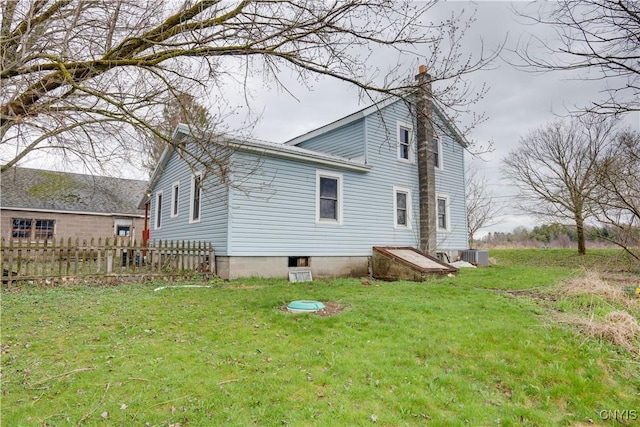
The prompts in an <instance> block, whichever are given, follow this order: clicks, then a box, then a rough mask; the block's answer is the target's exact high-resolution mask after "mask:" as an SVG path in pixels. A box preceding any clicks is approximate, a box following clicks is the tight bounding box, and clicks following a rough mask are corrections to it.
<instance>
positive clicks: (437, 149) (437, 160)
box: [433, 138, 442, 169]
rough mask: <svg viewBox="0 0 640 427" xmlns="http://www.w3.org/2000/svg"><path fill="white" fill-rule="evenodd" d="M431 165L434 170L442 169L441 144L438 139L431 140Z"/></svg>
mask: <svg viewBox="0 0 640 427" xmlns="http://www.w3.org/2000/svg"><path fill="white" fill-rule="evenodd" d="M433 163H434V165H435V167H436V169H442V142H441V141H440V139H439V138H434V140H433Z"/></svg>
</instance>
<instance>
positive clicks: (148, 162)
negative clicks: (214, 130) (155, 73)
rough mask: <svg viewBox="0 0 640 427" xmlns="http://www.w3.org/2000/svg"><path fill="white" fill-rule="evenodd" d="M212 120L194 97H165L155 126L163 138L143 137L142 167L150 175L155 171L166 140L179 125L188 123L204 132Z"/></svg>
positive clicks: (182, 95) (188, 95)
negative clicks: (160, 114)
mask: <svg viewBox="0 0 640 427" xmlns="http://www.w3.org/2000/svg"><path fill="white" fill-rule="evenodd" d="M212 120H213V118H212V116H211V114H210V113H209V111H208V110H207V108H206V107H205V106H204V105H202V104H201V103H199V102H198V101H197V100H196V97H195V96H193V95H191V94H188V93H178V94H177V95H176V96H171V97H167V99H166V104H165V105H164V107H163V108H162V116H161V117H160V120H159V121H158V122H157V123H156V124H155V128H156V130H157V131H158V132H159V133H160V134H161V135H162V136H163V137H158V136H157V135H156V134H151V135H144V137H145V139H144V140H143V147H144V152H145V154H146V155H145V156H144V157H143V159H142V166H143V167H144V168H145V169H147V170H148V171H149V173H150V174H151V173H152V172H153V170H154V169H155V167H156V165H157V163H158V160H160V156H161V155H162V153H163V152H164V150H165V148H166V147H167V145H168V144H167V140H168V139H170V138H171V137H172V135H173V132H174V130H175V128H176V126H177V125H178V124H179V123H190V124H191V126H192V127H197V128H198V129H201V130H202V131H204V130H205V129H207V128H208V126H209V123H210V122H211V121H212Z"/></svg>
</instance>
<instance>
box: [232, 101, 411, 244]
mask: <svg viewBox="0 0 640 427" xmlns="http://www.w3.org/2000/svg"><path fill="white" fill-rule="evenodd" d="M394 105H397V104H394ZM381 117H384V120H383V121H381V120H380V119H381ZM396 120H402V121H406V120H407V114H406V110H403V109H402V108H395V107H393V106H390V107H387V108H385V109H384V110H383V111H382V112H381V113H380V114H378V113H376V114H373V115H370V116H368V117H366V118H363V119H360V120H358V122H357V123H354V124H353V128H360V129H362V130H361V135H362V132H363V131H364V127H365V126H366V127H367V130H366V133H367V135H368V136H369V138H370V139H369V142H368V144H369V148H370V151H369V159H370V164H371V165H372V166H373V168H372V169H371V170H370V171H369V172H352V171H347V170H340V169H338V168H328V167H324V166H317V165H313V164H310V163H301V162H292V161H288V160H283V159H277V158H266V157H265V158H264V159H263V164H262V166H261V169H262V171H261V174H256V175H254V176H252V177H251V178H250V179H251V180H256V181H257V182H262V181H265V180H269V179H271V178H273V181H272V190H273V194H271V196H270V197H269V198H268V199H267V198H264V197H260V195H259V194H254V195H245V194H241V193H240V192H237V191H234V192H233V203H231V209H230V218H231V221H230V224H232V228H231V233H230V234H231V237H230V251H229V255H236V256H241V255H244V256H260V255H264V256H286V255H290V256H295V255H299V256H320V255H326V256H369V255H370V254H371V247H372V246H376V245H385V246H390V245H394V246H416V245H417V244H418V227H417V219H418V218H417V212H418V205H417V199H418V197H417V195H418V193H417V182H418V181H417V166H416V164H415V162H414V163H407V162H403V161H399V160H398V159H397V145H396V144H397V137H396V129H397V128H396ZM360 144H362V145H363V146H364V141H363V140H362V141H361V142H360ZM301 145H303V144H301ZM304 146H305V148H308V147H307V146H306V145H304ZM316 149H319V147H318V146H316ZM413 153H415V150H414V151H413ZM236 154H240V153H236ZM244 155H247V154H244ZM317 171H327V172H333V173H339V174H342V180H343V184H342V185H343V215H342V216H343V222H342V224H341V225H333V224H331V225H330V224H317V223H316V173H317ZM394 186H399V187H406V188H409V189H410V191H411V199H412V202H413V203H412V204H413V206H412V208H411V211H412V212H411V222H412V227H411V229H403V228H395V227H394V215H395V212H394V210H393V199H394Z"/></svg>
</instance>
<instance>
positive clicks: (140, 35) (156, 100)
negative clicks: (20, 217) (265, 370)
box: [0, 0, 496, 174]
mask: <svg viewBox="0 0 640 427" xmlns="http://www.w3.org/2000/svg"><path fill="white" fill-rule="evenodd" d="M435 4H436V2H435V1H431V2H428V3H420V4H417V3H412V2H409V1H406V2H398V1H395V0H371V1H362V0H346V1H337V0H330V1H315V0H300V1H295V2H290V1H273V0H263V1H261V0H255V1H250V0H237V1H229V2H221V1H217V0H201V1H195V0H183V1H174V2H167V1H162V0H146V1H141V0H114V1H108V2H107V1H104V2H86V1H80V0H43V1H37V2H34V1H30V0H6V1H4V2H3V3H2V6H1V7H2V22H1V24H0V25H1V26H0V38H1V40H0V41H1V49H0V61H1V62H0V65H1V70H0V84H1V85H2V88H3V90H2V92H1V95H0V100H1V101H0V102H1V103H0V138H1V145H0V147H1V148H2V154H1V155H2V159H1V161H2V162H3V163H4V164H3V166H2V168H1V169H0V170H1V171H4V170H6V169H7V168H9V167H11V166H13V165H16V164H17V163H18V162H19V161H20V160H22V159H24V158H25V157H26V156H28V155H30V154H32V153H34V152H35V151H37V150H43V151H55V152H57V153H62V154H64V155H67V156H71V157H76V158H79V159H81V160H82V161H85V162H89V163H92V164H97V165H103V164H106V163H108V162H109V161H111V160H113V159H114V158H115V159H122V160H126V159H128V158H131V157H132V152H133V153H135V152H136V151H139V150H141V149H144V147H145V146H144V144H142V143H141V142H140V141H145V140H148V138H149V137H151V136H153V137H155V138H159V139H163V140H165V142H166V143H168V144H177V143H176V142H175V141H171V140H170V139H168V138H167V135H166V133H165V132H163V131H161V130H159V129H158V128H157V127H156V124H157V122H158V120H159V119H160V118H161V117H162V109H163V107H164V105H167V102H170V100H171V99H174V100H178V102H179V98H180V96H182V94H184V93H189V94H191V95H193V96H195V97H196V99H202V98H204V97H205V96H206V97H209V98H210V99H211V98H215V99H214V100H213V101H212V102H213V103H214V104H216V105H218V104H223V103H224V101H225V97H224V89H225V84H226V83H228V82H229V81H237V82H240V83H243V82H246V81H247V79H248V78H249V77H252V76H255V75H262V76H263V77H264V79H266V80H268V81H270V82H274V83H275V84H276V85H280V86H281V87H282V89H283V90H285V91H286V90H287V88H286V87H284V85H283V84H282V82H281V80H280V73H281V71H282V70H284V69H287V70H289V71H291V72H292V73H293V74H294V75H295V76H296V77H297V79H298V81H300V82H302V84H311V83H312V82H313V80H314V79H316V78H318V77H320V76H328V77H330V78H334V79H338V80H341V81H344V82H347V83H350V84H353V85H355V86H356V87H358V88H360V89H361V90H362V93H363V94H364V96H367V97H369V98H372V99H373V98H375V97H376V95H385V96H397V97H399V98H403V97H406V96H407V95H409V94H410V93H411V92H412V91H413V89H414V85H415V83H414V82H413V80H412V78H413V72H414V71H415V69H416V68H417V67H415V65H414V66H412V67H411V68H412V69H411V70H409V73H407V71H408V70H406V69H404V68H405V66H404V65H402V64H400V63H398V65H397V66H394V67H390V69H388V70H372V69H370V61H368V58H369V53H370V52H371V50H372V49H374V48H380V49H384V50H386V51H387V52H389V53H390V54H391V53H392V54H393V57H398V58H403V57H405V55H410V56H411V57H413V58H420V59H419V62H421V63H425V64H426V65H427V66H428V67H429V71H430V76H431V79H432V83H434V89H433V93H432V96H433V98H434V100H435V101H436V102H438V103H439V104H440V105H441V106H444V107H445V108H450V109H452V111H463V110H465V109H467V108H468V107H469V105H470V104H472V103H473V102H474V100H476V99H477V96H478V95H477V94H475V91H474V92H472V91H471V89H472V88H470V87H469V86H468V85H466V84H465V80H464V77H465V75H466V74H468V73H470V72H473V71H475V70H477V69H479V68H481V67H483V66H484V65H485V64H486V63H487V62H488V61H489V60H491V59H492V58H493V57H494V56H495V54H496V52H493V53H492V54H490V55H488V56H487V57H485V56H483V54H482V53H480V54H479V56H478V57H477V58H471V57H467V56H463V55H461V52H460V51H459V46H460V40H461V38H462V37H463V36H464V33H465V31H466V29H467V28H468V27H469V25H470V23H471V20H472V18H469V19H468V20H466V19H464V18H463V17H461V16H451V17H450V18H448V19H445V20H443V21H442V22H432V23H428V13H429V11H430V10H431V8H432V7H433V6H434V5H435ZM387 71H388V72H387ZM215 93H218V94H220V95H218V96H215ZM482 94H483V91H482V90H481V91H480V96H482ZM227 113H228V114H230V113H229V112H227ZM224 114H225V113H223V114H220V115H216V116H214V117H212V118H211V120H210V121H209V122H208V123H209V124H208V125H207V126H206V127H205V128H204V129H203V128H202V126H199V125H198V124H197V123H194V122H193V121H190V122H189V123H187V124H188V125H189V126H190V127H191V134H192V136H193V140H194V141H195V142H196V143H197V144H195V145H192V146H193V147H197V148H195V149H190V150H189V152H186V153H185V152H181V153H182V154H184V157H185V158H186V159H187V160H189V161H190V162H191V163H194V162H195V163H198V162H200V163H202V164H203V165H202V167H205V168H206V169H207V170H211V171H212V172H213V173H214V174H221V173H223V172H224V173H228V172H229V165H228V164H225V162H226V161H227V160H228V159H229V156H228V155H225V153H228V150H227V151H225V150H224V149H221V148H220V143H221V141H223V140H224V138H222V137H221V135H222V136H224V134H225V132H226V131H227V130H226V129H223V130H221V129H220V128H219V127H216V126H217V125H218V126H219V125H220V124H221V123H224ZM210 142H215V143H216V144H210ZM213 146H215V147H216V148H215V151H213V152H208V150H211V147H213Z"/></svg>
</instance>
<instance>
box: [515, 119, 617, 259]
mask: <svg viewBox="0 0 640 427" xmlns="http://www.w3.org/2000/svg"><path fill="white" fill-rule="evenodd" d="M616 123H617V121H616V120H615V119H613V118H610V117H608V116H600V115H594V114H590V115H583V116H579V117H575V118H572V119H570V120H569V121H568V122H563V121H556V122H554V123H551V124H549V125H547V126H546V127H543V128H540V129H537V130H535V131H533V132H531V133H529V134H528V135H527V136H525V137H523V138H521V140H520V144H519V145H518V147H517V148H516V149H515V150H514V151H511V152H510V153H509V154H508V155H507V157H505V158H504V159H503V172H504V173H505V175H506V176H507V177H508V178H510V179H512V180H513V182H514V183H515V185H516V186H517V188H518V189H519V192H520V196H521V198H522V201H523V202H524V203H523V205H522V206H521V207H522V208H523V209H524V210H525V211H528V212H530V213H532V214H535V215H540V216H545V217H550V218H554V219H557V220H559V221H569V222H570V223H572V224H574V225H575V227H576V232H577V236H578V253H580V254H585V253H586V245H585V229H584V227H585V221H586V220H587V219H588V218H589V217H590V215H591V212H592V206H591V200H592V196H593V195H594V194H595V192H596V191H597V189H598V185H599V184H598V179H597V176H598V175H597V169H598V161H599V160H600V158H601V157H602V155H603V153H604V150H605V148H606V145H607V143H608V142H609V140H610V138H611V137H612V136H613V132H614V128H615V126H616Z"/></svg>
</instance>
